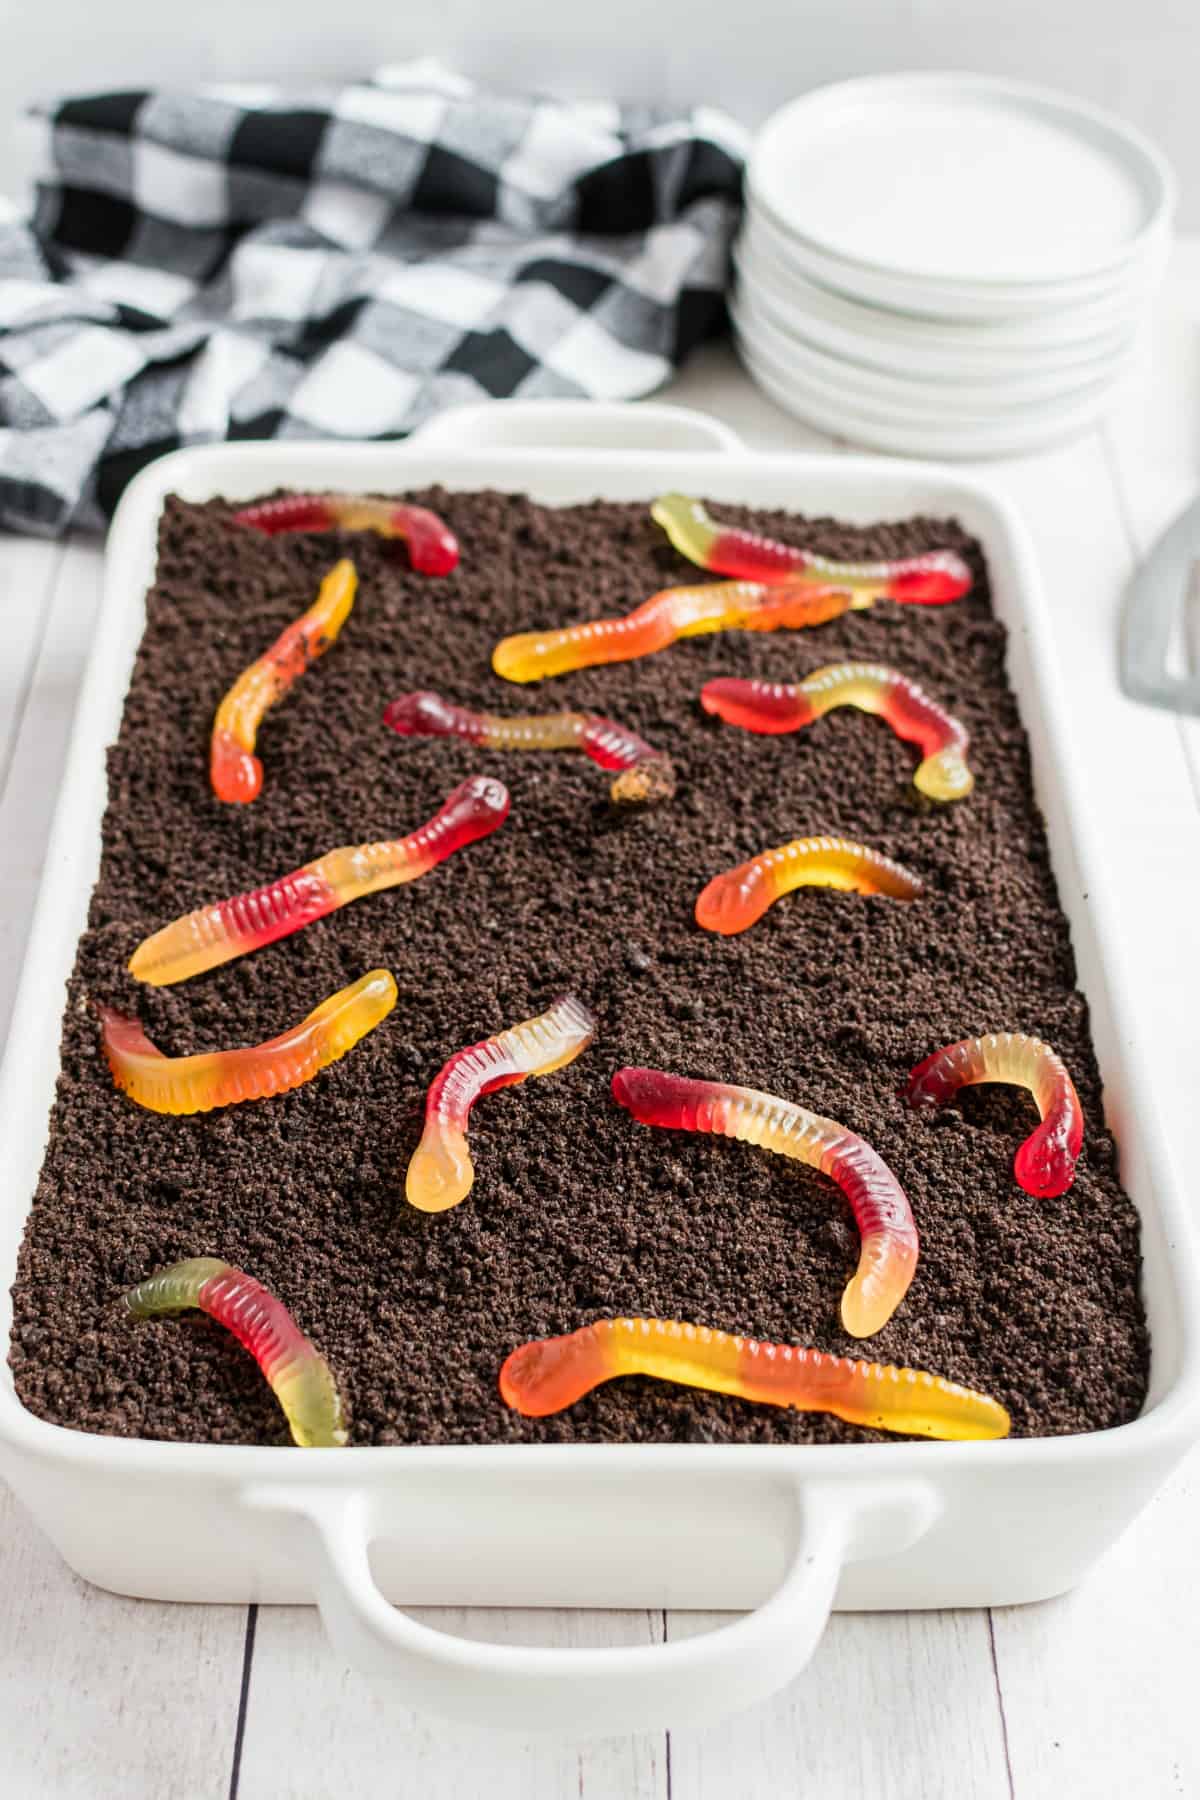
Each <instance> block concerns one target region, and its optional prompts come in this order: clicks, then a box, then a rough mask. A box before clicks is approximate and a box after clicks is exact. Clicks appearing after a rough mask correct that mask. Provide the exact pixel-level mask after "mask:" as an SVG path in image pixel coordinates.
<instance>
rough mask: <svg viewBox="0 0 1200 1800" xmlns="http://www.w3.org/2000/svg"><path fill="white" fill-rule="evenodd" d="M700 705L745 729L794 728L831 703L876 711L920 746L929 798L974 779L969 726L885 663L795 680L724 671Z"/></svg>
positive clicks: (919, 778)
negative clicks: (749, 676)
mask: <svg viewBox="0 0 1200 1800" xmlns="http://www.w3.org/2000/svg"><path fill="white" fill-rule="evenodd" d="M700 704H701V706H702V707H703V708H704V710H705V712H708V713H716V714H717V716H718V717H719V718H722V719H724V720H725V721H726V723H727V724H729V725H740V726H741V728H742V730H743V731H758V732H766V733H768V734H778V733H781V732H786V731H799V730H800V728H801V727H802V726H804V725H811V724H812V722H813V720H814V719H819V718H821V717H822V716H823V715H824V714H825V713H827V712H831V711H832V710H833V708H834V707H835V706H857V707H860V708H861V709H862V711H863V712H869V713H878V714H879V715H880V717H881V718H884V719H886V720H887V722H888V724H889V725H890V726H891V728H892V730H893V731H894V732H895V733H896V736H897V737H901V738H906V739H907V740H908V742H909V743H912V744H917V745H919V746H920V750H921V755H922V757H923V759H924V760H923V761H922V762H921V764H920V765H919V767H918V769H917V772H916V774H915V775H914V776H913V782H914V783H915V785H916V786H917V787H918V788H919V789H920V791H921V793H923V794H926V795H928V797H929V798H930V799H931V800H961V799H962V798H963V797H964V796H965V795H966V794H969V793H970V792H971V789H972V788H973V787H974V786H975V777H974V776H973V775H972V773H971V771H970V769H968V767H967V762H966V756H967V745H968V743H969V742H970V739H969V738H968V736H967V731H966V727H965V726H963V725H961V724H960V723H959V721H958V720H957V719H955V718H952V717H951V715H950V714H949V713H948V712H946V711H945V710H944V708H942V707H940V706H939V705H938V704H937V702H936V700H932V699H931V698H930V696H929V695H928V694H927V693H926V692H925V690H924V688H921V687H918V686H917V684H916V682H915V681H910V680H909V678H908V676H907V675H901V673H900V671H899V670H898V669H889V668H888V667H887V666H886V665H885V664H884V663H831V664H830V666H829V667H828V668H825V669H815V670H814V671H813V673H812V674H811V675H806V676H805V678H804V680H803V681H800V682H786V681H781V682H771V681H740V680H737V679H736V678H733V677H729V676H725V677H722V678H721V679H720V680H719V681H709V682H706V683H705V686H704V687H703V689H702V690H701V693H700Z"/></svg>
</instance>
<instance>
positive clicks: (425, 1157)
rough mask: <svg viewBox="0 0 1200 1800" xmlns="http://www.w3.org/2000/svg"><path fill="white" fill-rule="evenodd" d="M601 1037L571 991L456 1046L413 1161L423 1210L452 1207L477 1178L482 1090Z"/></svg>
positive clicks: (412, 1186) (546, 1070) (545, 1068)
mask: <svg viewBox="0 0 1200 1800" xmlns="http://www.w3.org/2000/svg"><path fill="white" fill-rule="evenodd" d="M595 1035H596V1021H595V1019H593V1017H592V1015H591V1013H590V1012H589V1011H588V1010H587V1007H586V1006H584V1005H583V1004H582V1002H580V1001H579V1000H577V999H576V998H575V996H574V995H573V994H566V995H564V996H563V998H562V999H561V1000H556V1001H555V1002H554V1004H553V1006H551V1007H549V1008H548V1009H547V1011H546V1012H544V1013H539V1015H538V1016H537V1018H535V1019H525V1020H524V1021H523V1022H522V1023H521V1024H520V1025H512V1026H510V1027H509V1029H508V1030H507V1031H500V1032H497V1034H496V1036H495V1037H490V1038H484V1039H483V1041H482V1042H481V1043H478V1044H471V1045H469V1046H468V1047H467V1048H466V1049H465V1050H459V1051H456V1052H455V1054H454V1055H453V1056H452V1057H451V1058H450V1060H449V1062H448V1063H446V1065H445V1066H444V1068H443V1069H442V1070H441V1072H440V1074H438V1075H437V1076H436V1077H435V1079H434V1081H433V1082H432V1084H431V1085H430V1088H429V1092H428V1094H427V1095H426V1097H425V1130H424V1132H423V1133H422V1136H421V1141H420V1143H419V1144H418V1145H417V1148H416V1149H415V1150H414V1152H413V1157H412V1161H411V1162H410V1163H409V1165H408V1176H407V1179H406V1181H405V1193H406V1194H407V1196H408V1199H409V1202H410V1203H411V1205H413V1206H415V1207H417V1208H418V1210H419V1211H421V1212H446V1211H448V1210H449V1208H450V1207H452V1206H457V1205H458V1203H459V1201H460V1200H465V1199H466V1197H467V1195H468V1194H469V1193H470V1191H471V1187H472V1185H473V1183H474V1180H475V1169H474V1166H473V1164H472V1162H471V1152H470V1150H469V1149H468V1147H467V1119H468V1116H469V1115H470V1111H471V1108H472V1107H473V1106H474V1104H475V1102H476V1100H478V1099H479V1096H480V1095H481V1094H491V1093H494V1092H495V1091H496V1089H497V1088H502V1087H511V1086H513V1085H515V1083H517V1082H519V1081H524V1080H525V1079H526V1077H527V1076H530V1075H550V1074H552V1073H553V1071H554V1070H555V1069H561V1068H564V1067H565V1066H566V1064H567V1063H569V1062H574V1060H575V1058H576V1057H577V1056H578V1055H579V1054H580V1052H581V1051H583V1050H586V1049H587V1047H588V1045H589V1044H590V1043H591V1041H592V1039H593V1038H594V1037H595Z"/></svg>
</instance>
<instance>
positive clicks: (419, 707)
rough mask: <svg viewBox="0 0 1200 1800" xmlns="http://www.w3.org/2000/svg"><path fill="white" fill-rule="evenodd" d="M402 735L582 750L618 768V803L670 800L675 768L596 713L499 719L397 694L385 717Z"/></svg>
mask: <svg viewBox="0 0 1200 1800" xmlns="http://www.w3.org/2000/svg"><path fill="white" fill-rule="evenodd" d="M383 721H384V724H385V725H390V726H391V728H392V730H393V731H395V732H397V733H398V734H399V735H400V736H401V737H460V738H464V739H465V740H466V742H467V743H468V744H478V745H479V747H480V749H483V750H582V751H583V753H584V755H585V756H590V757H591V759H592V761H593V762H594V763H598V764H599V765H600V767H601V768H602V769H616V770H618V771H619V773H618V775H617V778H616V780H615V781H614V782H613V784H612V787H611V789H610V790H609V792H610V795H611V797H612V799H613V801H614V802H615V803H616V804H617V805H640V804H642V803H643V802H645V801H650V800H669V799H670V798H671V795H672V794H673V793H674V792H675V769H674V766H673V764H672V762H671V759H670V757H668V756H663V755H662V754H661V753H660V752H659V751H657V750H655V749H654V748H653V747H652V746H651V745H650V744H648V743H647V742H646V740H645V739H644V738H640V737H638V735H637V733H636V732H635V731H629V730H627V729H626V727H625V726H624V725H618V724H617V723H616V721H615V720H613V719H603V718H601V717H600V716H599V714H597V713H578V712H560V713H532V714H529V715H526V716H524V717H518V718H507V719H504V718H501V717H499V715H498V714H496V713H481V712H471V711H469V710H468V708H467V707H465V706H455V705H454V704H453V703H452V702H451V701H449V700H444V699H443V698H442V696H441V695H440V694H433V693H429V692H420V693H415V694H401V695H400V696H399V698H398V699H396V700H393V701H392V703H391V705H390V706H388V707H387V708H386V709H385V711H384V715H383Z"/></svg>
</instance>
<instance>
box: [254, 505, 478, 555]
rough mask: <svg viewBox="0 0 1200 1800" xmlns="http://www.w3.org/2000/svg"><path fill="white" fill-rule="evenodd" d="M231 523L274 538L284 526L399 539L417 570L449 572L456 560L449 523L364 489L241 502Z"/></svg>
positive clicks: (287, 528) (417, 508)
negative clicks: (254, 503)
mask: <svg viewBox="0 0 1200 1800" xmlns="http://www.w3.org/2000/svg"><path fill="white" fill-rule="evenodd" d="M233 522H234V524H235V525H248V526H251V527H252V528H253V529H254V530H255V531H265V532H266V534H267V536H268V537H278V536H279V535H280V534H281V533H282V532H285V531H334V530H337V531H373V532H375V533H376V534H377V536H379V537H384V538H402V539H403V540H404V541H405V542H406V543H407V545H408V559H409V561H410V563H411V564H412V566H413V568H414V569H416V571H417V572H418V574H420V575H449V573H450V571H451V570H452V569H453V568H455V567H456V566H457V564H458V539H457V538H456V537H455V535H454V533H453V532H452V531H451V530H450V527H449V526H448V525H446V524H444V523H443V521H442V520H441V519H439V518H438V516H437V514H436V513H435V512H430V511H429V509H428V508H427V507H424V506H408V505H407V504H406V503H405V502H404V501H402V500H372V499H371V497H370V495H369V494H284V495H283V496H282V497H281V498H280V499H278V500H262V501H260V502H259V503H258V505H257V506H243V507H242V509H241V511H240V512H236V513H234V515H233Z"/></svg>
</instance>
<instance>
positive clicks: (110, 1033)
mask: <svg viewBox="0 0 1200 1800" xmlns="http://www.w3.org/2000/svg"><path fill="white" fill-rule="evenodd" d="M395 1004H396V983H395V982H394V981H393V980H392V977H391V976H390V975H389V974H388V972H387V970H386V969H372V970H371V972H370V974H368V975H364V976H362V977H361V979H360V980H358V981H356V982H353V983H352V984H351V986H350V987H344V988H341V989H340V990H339V992H338V993H336V994H331V995H330V997H329V999H328V1000H324V1001H322V1003H321V1005H320V1006H318V1007H317V1008H316V1009H315V1010H314V1011H313V1012H310V1013H309V1015H308V1017H307V1018H306V1019H301V1021H300V1023H299V1024H298V1025H293V1026H292V1028H291V1030H290V1031H285V1032H282V1033H281V1034H280V1036H279V1037H274V1038H268V1039H267V1041H266V1043H265V1044H252V1045H249V1046H248V1047H247V1048H245V1049H242V1050H212V1051H206V1052H204V1053H202V1054H201V1055H199V1056H164V1055H163V1053H162V1051H161V1050H156V1049H155V1047H154V1045H153V1044H152V1043H151V1042H150V1039H149V1038H148V1037H147V1036H146V1033H145V1032H144V1031H143V1030H142V1027H141V1025H140V1023H139V1022H138V1020H137V1019H131V1018H129V1017H128V1016H127V1014H125V1013H119V1012H114V1011H113V1010H112V1009H111V1008H110V1007H107V1006H102V1007H100V1009H99V1012H100V1023H101V1028H102V1032H103V1039H104V1054H105V1056H106V1057H107V1058H108V1066H109V1068H110V1069H111V1070H112V1076H113V1080H114V1081H115V1082H116V1084H117V1086H118V1087H119V1088H120V1089H121V1091H122V1093H125V1094H128V1096H129V1098H130V1099H131V1100H136V1101H137V1103H138V1105H139V1106H145V1107H148V1108H149V1110H150V1111H151V1112H158V1113H198V1112H211V1111H212V1109H213V1108H214V1107H216V1106H236V1105H237V1104H238V1102H239V1101H241V1100H262V1099H265V1098H267V1097H268V1096H269V1095H271V1094H283V1093H286V1092H287V1090H288V1089H289V1088H294V1087H302V1086H303V1084H304V1083H305V1082H306V1081H311V1080H312V1078H313V1076H314V1075H316V1074H318V1073H319V1071H320V1070H321V1069H324V1068H326V1067H328V1065H329V1064H330V1063H334V1062H337V1060H338V1058H339V1057H342V1056H345V1054H346V1052H347V1051H348V1050H352V1049H353V1048H354V1046H355V1044H357V1043H358V1041H359V1039H360V1038H364V1037H366V1035H367V1033H368V1032H369V1031H373V1030H374V1029H375V1027H376V1025H378V1024H379V1023H380V1022H381V1020H383V1019H386V1018H387V1016H388V1014H389V1013H390V1012H391V1010H392V1008H393V1006H394V1005H395Z"/></svg>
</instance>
